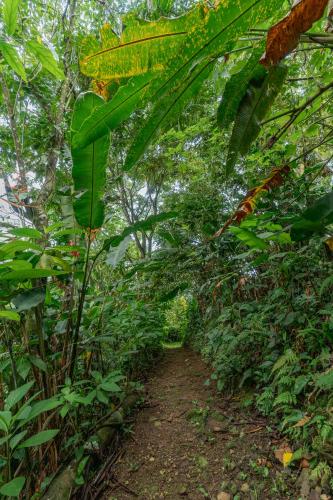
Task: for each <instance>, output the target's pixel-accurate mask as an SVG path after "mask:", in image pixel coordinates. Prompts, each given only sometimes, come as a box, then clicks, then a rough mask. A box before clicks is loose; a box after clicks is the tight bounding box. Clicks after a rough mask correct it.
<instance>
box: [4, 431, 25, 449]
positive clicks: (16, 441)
mask: <svg viewBox="0 0 333 500" xmlns="http://www.w3.org/2000/svg"><path fill="white" fill-rule="evenodd" d="M27 432H28V431H27V430H25V431H22V432H19V433H18V434H15V436H14V437H12V439H11V440H10V441H9V446H10V448H11V449H12V450H13V449H14V448H16V446H17V445H18V444H19V442H20V441H22V439H23V438H24V437H25V436H26V434H27Z"/></svg>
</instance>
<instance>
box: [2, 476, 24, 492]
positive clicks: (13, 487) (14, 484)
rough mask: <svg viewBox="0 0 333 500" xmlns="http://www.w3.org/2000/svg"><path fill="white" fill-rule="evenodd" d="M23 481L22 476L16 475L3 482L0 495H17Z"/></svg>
mask: <svg viewBox="0 0 333 500" xmlns="http://www.w3.org/2000/svg"><path fill="white" fill-rule="evenodd" d="M24 483H25V477H24V476H18V477H15V478H14V479H12V480H11V481H9V483H6V484H4V485H3V486H1V488H0V493H1V495H5V496H6V497H18V496H19V495H20V493H21V491H22V489H23V486H24Z"/></svg>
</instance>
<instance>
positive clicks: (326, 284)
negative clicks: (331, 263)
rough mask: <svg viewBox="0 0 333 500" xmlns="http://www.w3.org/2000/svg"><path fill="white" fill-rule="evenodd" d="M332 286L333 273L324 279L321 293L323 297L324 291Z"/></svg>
mask: <svg viewBox="0 0 333 500" xmlns="http://www.w3.org/2000/svg"><path fill="white" fill-rule="evenodd" d="M332 287H333V274H332V276H328V278H326V279H325V280H324V281H323V283H322V285H321V287H320V291H319V295H320V296H321V297H322V295H323V293H324V292H326V291H327V290H328V289H329V288H332Z"/></svg>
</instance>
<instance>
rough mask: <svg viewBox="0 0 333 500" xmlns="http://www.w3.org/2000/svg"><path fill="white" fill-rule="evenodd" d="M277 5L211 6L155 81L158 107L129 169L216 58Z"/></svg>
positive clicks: (248, 0) (258, 0)
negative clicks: (202, 21)
mask: <svg viewBox="0 0 333 500" xmlns="http://www.w3.org/2000/svg"><path fill="white" fill-rule="evenodd" d="M274 7H275V8H276V5H275V2H274V1H273V0H244V1H242V2H235V1H234V0H225V1H223V2H221V3H220V4H219V5H218V6H217V7H216V9H211V10H210V11H209V12H208V14H207V16H206V18H205V22H204V23H203V24H202V25H201V24H200V25H199V27H198V29H196V30H195V31H193V32H191V33H190V34H189V35H188V36H187V37H186V40H185V42H184V44H183V45H182V47H181V57H179V54H177V55H176V56H175V57H174V58H173V59H171V60H170V62H169V64H168V67H167V69H166V71H165V72H164V73H162V76H159V75H158V76H157V77H156V78H155V79H154V81H153V82H152V83H151V87H150V101H151V102H152V103H154V108H153V110H152V113H151V115H150V117H149V118H148V120H147V121H146V123H145V125H144V126H143V128H142V129H141V130H139V133H138V135H137V136H136V137H135V139H134V142H133V144H132V146H131V147H130V150H129V152H128V155H127V158H126V161H125V167H124V168H125V170H129V169H130V168H132V167H133V166H134V165H135V163H136V162H137V161H138V160H139V159H140V157H141V156H142V154H143V153H144V151H145V150H146V148H147V147H148V145H149V144H150V143H151V142H152V140H153V139H154V138H155V136H156V134H157V133H158V132H159V131H160V130H162V129H165V128H166V126H168V125H169V124H170V122H171V120H173V119H174V118H175V116H177V115H178V114H179V113H180V112H181V111H182V110H183V108H184V106H185V105H186V104H187V102H188V101H189V99H191V98H192V97H193V96H195V95H196V93H197V92H198V90H199V89H200V87H201V86H202V84H203V82H204V81H205V79H206V78H207V77H208V76H209V74H210V72H211V70H212V69H213V65H214V61H215V60H216V58H217V57H218V56H219V55H221V54H223V53H225V52H227V51H229V50H230V49H231V48H232V47H233V46H234V45H235V43H236V40H237V38H238V37H239V36H240V35H241V34H242V33H244V32H245V31H246V30H247V29H249V28H250V27H251V26H253V25H255V24H256V23H257V22H262V21H263V20H264V19H265V18H267V17H268V16H269V15H271V14H272V13H273V10H274Z"/></svg>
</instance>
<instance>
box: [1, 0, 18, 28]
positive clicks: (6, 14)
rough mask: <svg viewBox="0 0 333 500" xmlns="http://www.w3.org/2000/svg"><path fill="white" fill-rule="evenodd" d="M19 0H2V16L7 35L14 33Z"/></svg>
mask: <svg viewBox="0 0 333 500" xmlns="http://www.w3.org/2000/svg"><path fill="white" fill-rule="evenodd" d="M20 3H21V0H4V3H3V7H2V17H3V21H4V23H5V26H6V30H7V33H8V35H10V36H12V35H14V33H15V31H16V26H17V15H18V9H19V6H20Z"/></svg>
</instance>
